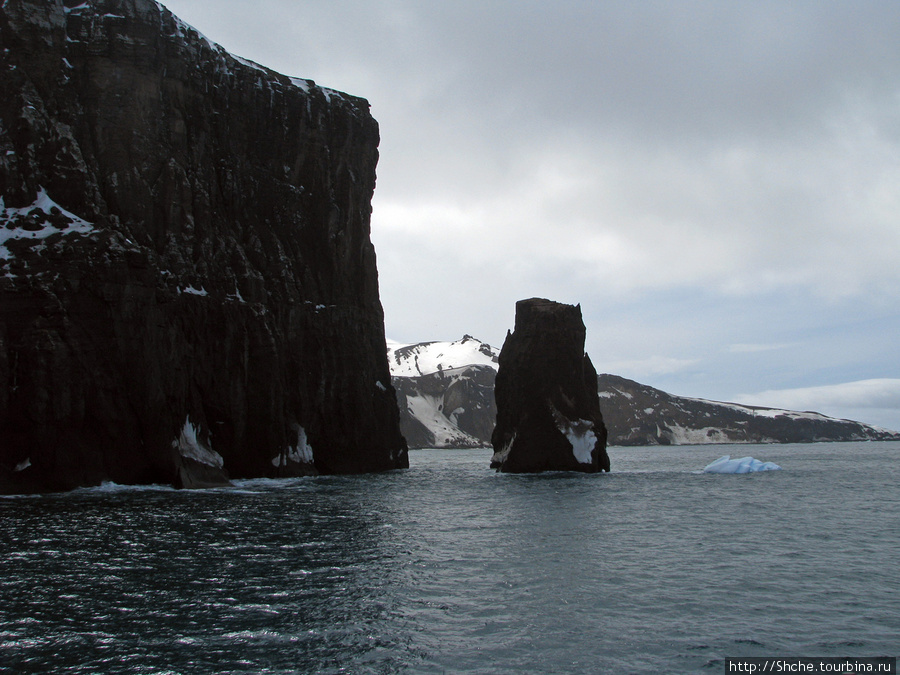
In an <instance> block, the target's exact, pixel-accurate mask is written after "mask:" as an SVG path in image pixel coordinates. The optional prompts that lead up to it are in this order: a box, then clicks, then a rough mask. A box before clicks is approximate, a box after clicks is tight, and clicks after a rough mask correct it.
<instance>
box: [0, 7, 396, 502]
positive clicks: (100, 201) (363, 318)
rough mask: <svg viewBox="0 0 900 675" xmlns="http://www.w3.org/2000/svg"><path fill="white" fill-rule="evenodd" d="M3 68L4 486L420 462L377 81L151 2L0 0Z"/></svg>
mask: <svg viewBox="0 0 900 675" xmlns="http://www.w3.org/2000/svg"><path fill="white" fill-rule="evenodd" d="M0 73H2V76H0V195H2V202H0V491H34V490H60V489H70V488H74V487H77V486H82V485H93V484H97V483H99V482H101V481H104V480H109V481H115V482H118V483H153V482H172V483H175V484H178V485H184V486H188V487H191V486H202V485H209V484H221V483H223V482H225V481H227V479H228V476H231V477H254V476H286V475H303V474H308V473H315V472H320V473H351V472H367V471H380V470H386V469H393V468H398V467H405V466H407V458H406V445H405V442H404V440H403V438H402V436H401V435H400V431H399V423H398V410H397V404H396V398H395V393H394V391H393V388H392V386H391V379H390V374H389V371H388V365H387V360H386V358H385V340H384V320H383V313H382V308H381V304H380V300H379V297H378V279H377V270H376V266H375V252H374V249H373V246H372V244H371V241H370V238H369V220H370V215H371V206H370V204H371V197H372V194H373V190H374V186H375V166H376V162H377V159H378V151H377V146H378V141H379V136H378V126H377V123H376V122H375V120H374V119H372V117H371V115H370V113H369V106H368V103H367V102H366V101H365V100H363V99H360V98H356V97H352V96H348V95H346V94H341V93H338V92H334V91H330V90H327V89H323V88H321V87H319V86H317V85H316V84H315V83H314V82H312V81H311V80H298V79H292V78H288V77H285V76H283V75H279V74H277V73H275V72H273V71H271V70H268V69H266V68H264V67H262V66H259V65H257V64H254V63H251V62H248V61H245V60H242V59H237V58H235V57H233V56H231V55H230V54H228V53H227V52H226V51H225V50H223V49H222V48H221V47H219V46H217V45H214V44H212V43H211V42H209V41H208V40H206V39H205V38H204V37H203V36H201V35H199V34H198V33H197V32H196V31H195V30H193V29H192V28H190V27H189V26H187V25H185V24H184V23H182V22H181V21H179V20H178V19H177V18H176V17H175V16H173V15H172V14H171V13H170V12H169V11H168V10H166V9H165V8H163V7H161V6H160V5H158V4H157V3H155V2H153V1H152V0H87V1H85V0H65V2H63V0H52V1H48V0H7V1H6V2H4V3H3V7H2V9H0Z"/></svg>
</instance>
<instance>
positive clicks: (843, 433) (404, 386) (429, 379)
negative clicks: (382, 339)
mask: <svg viewBox="0 0 900 675" xmlns="http://www.w3.org/2000/svg"><path fill="white" fill-rule="evenodd" d="M498 355H499V349H497V348H495V347H492V346H490V345H488V344H485V343H483V342H481V341H479V340H477V339H475V338H473V337H472V336H470V335H466V336H464V337H463V338H462V339H461V340H457V341H456V342H422V343H418V344H399V343H396V342H389V343H388V361H389V364H390V368H391V376H392V382H393V384H394V388H395V389H396V391H397V401H398V403H399V406H400V428H401V431H402V432H403V434H404V436H406V440H407V442H408V443H409V446H410V447H413V448H416V447H437V448H465V447H487V446H489V445H490V442H491V431H492V430H493V426H494V421H495V419H496V413H497V410H496V406H495V404H494V379H495V377H496V374H497V368H498V367H499V366H498V362H497V357H498ZM597 386H598V394H599V396H600V407H601V409H602V411H603V418H604V420H605V422H606V426H607V429H608V431H609V444H610V445H685V444H700V443H807V442H814V441H868V440H900V433H897V432H894V431H888V430H886V429H879V428H877V427H872V426H869V425H866V424H862V423H860V422H853V421H850V420H839V419H834V418H831V417H826V416H825V415H821V414H819V413H814V412H795V411H791V410H777V409H771V408H757V407H752V406H745V405H738V404H735V403H722V402H718V401H707V400H704V399H696V398H688V397H685V396H673V395H671V394H667V393H666V392H664V391H660V390H659V389H654V388H653V387H649V386H647V385H643V384H640V383H638V382H634V381H632V380H627V379H625V378H623V377H618V376H616V375H607V374H602V375H598V376H597Z"/></svg>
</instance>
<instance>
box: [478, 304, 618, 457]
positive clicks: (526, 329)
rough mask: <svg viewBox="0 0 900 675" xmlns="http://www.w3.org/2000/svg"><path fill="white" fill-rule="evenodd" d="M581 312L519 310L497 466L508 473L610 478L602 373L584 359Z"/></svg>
mask: <svg viewBox="0 0 900 675" xmlns="http://www.w3.org/2000/svg"><path fill="white" fill-rule="evenodd" d="M584 339H585V327H584V322H583V321H582V318H581V306H580V305H578V306H572V305H565V304H561V303H558V302H553V301H550V300H544V299H540V298H532V299H530V300H520V301H519V302H517V303H516V323H515V330H514V331H513V332H512V333H509V334H507V336H506V341H505V342H504V344H503V348H502V349H501V351H500V364H499V365H500V367H499V370H498V372H497V379H496V384H495V389H494V396H495V398H496V402H497V425H496V427H495V428H494V432H493V435H492V437H491V444H492V445H493V447H494V456H493V458H492V460H491V466H492V467H493V468H496V469H498V470H499V471H504V472H513V473H532V472H540V471H584V472H597V471H609V456H608V455H607V454H606V426H605V425H604V424H603V416H602V414H601V412H600V400H599V398H598V396H597V372H596V371H595V370H594V366H593V364H592V363H591V359H590V357H588V355H587V354H585V352H584Z"/></svg>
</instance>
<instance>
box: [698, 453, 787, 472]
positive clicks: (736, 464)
mask: <svg viewBox="0 0 900 675" xmlns="http://www.w3.org/2000/svg"><path fill="white" fill-rule="evenodd" d="M780 470H781V467H780V466H778V465H777V464H775V463H774V462H761V461H759V460H758V459H754V458H753V457H741V458H740V459H731V455H725V456H723V457H719V459H717V460H716V461H715V462H713V463H712V464H709V465H707V467H706V468H705V469H703V473H755V472H756V471H780Z"/></svg>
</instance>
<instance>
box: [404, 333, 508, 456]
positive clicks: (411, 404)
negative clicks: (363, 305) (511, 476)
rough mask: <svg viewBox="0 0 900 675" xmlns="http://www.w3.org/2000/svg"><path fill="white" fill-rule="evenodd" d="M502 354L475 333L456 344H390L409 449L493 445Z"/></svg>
mask: <svg viewBox="0 0 900 675" xmlns="http://www.w3.org/2000/svg"><path fill="white" fill-rule="evenodd" d="M498 354H499V350H498V349H496V348H494V347H491V346H490V345H489V344H486V343H484V342H481V341H480V340H476V339H475V338H473V337H472V336H471V335H466V336H464V337H463V338H462V339H461V340H457V341H455V342H420V343H418V344H411V345H408V344H400V343H397V342H393V341H390V340H389V341H388V363H389V365H390V368H391V376H392V382H393V385H394V389H395V390H396V391H397V403H398V404H399V406H400V430H401V432H402V433H403V435H404V436H405V437H406V442H407V443H408V444H409V446H410V447H413V448H421V447H431V448H476V447H486V446H489V445H490V440H491V432H492V431H493V429H494V421H495V420H496V417H497V409H496V406H495V405H494V378H495V377H496V374H497V367H498V365H497V356H498Z"/></svg>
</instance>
